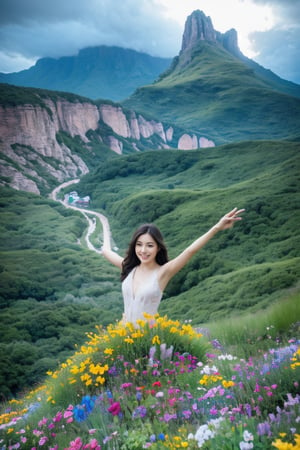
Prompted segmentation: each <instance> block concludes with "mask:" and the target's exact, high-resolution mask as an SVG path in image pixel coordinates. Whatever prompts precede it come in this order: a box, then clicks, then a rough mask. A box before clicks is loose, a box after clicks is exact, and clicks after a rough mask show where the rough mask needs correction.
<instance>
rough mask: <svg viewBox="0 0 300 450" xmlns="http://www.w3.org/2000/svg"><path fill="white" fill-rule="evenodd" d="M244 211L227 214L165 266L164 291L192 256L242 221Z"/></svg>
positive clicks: (161, 285) (162, 277)
mask: <svg viewBox="0 0 300 450" xmlns="http://www.w3.org/2000/svg"><path fill="white" fill-rule="evenodd" d="M244 211H245V210H244V209H238V208H234V209H233V210H232V211H230V212H229V213H227V214H225V215H224V216H223V217H222V218H221V219H220V220H219V221H218V222H217V223H216V224H215V225H214V226H213V227H212V228H210V230H208V231H207V232H206V233H204V234H203V235H202V236H200V237H199V238H198V239H196V240H195V241H194V242H193V243H192V244H191V245H189V246H188V247H187V248H186V249H185V250H183V251H182V252H181V253H180V255H178V256H177V257H176V258H174V259H171V260H170V261H168V262H167V263H166V264H164V265H163V266H162V268H161V271H160V277H159V278H160V287H161V288H162V289H164V288H165V287H166V285H167V284H168V282H169V281H170V279H171V278H172V277H173V276H174V275H175V274H176V273H177V272H179V270H180V269H182V268H183V267H184V266H185V265H186V264H187V263H188V262H189V260H190V259H191V258H192V256H193V255H194V254H195V253H196V252H197V251H198V250H200V249H201V248H202V247H204V245H205V244H206V243H207V242H208V241H210V239H211V238H212V237H214V236H215V234H217V233H218V231H221V230H226V229H228V228H231V227H232V226H233V225H234V223H235V222H236V221H238V220H241V219H242V218H241V217H240V214H241V213H242V212H244Z"/></svg>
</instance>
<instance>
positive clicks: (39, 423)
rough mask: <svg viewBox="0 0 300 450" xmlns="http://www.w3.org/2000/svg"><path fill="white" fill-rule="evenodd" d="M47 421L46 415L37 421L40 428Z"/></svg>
mask: <svg viewBox="0 0 300 450" xmlns="http://www.w3.org/2000/svg"><path fill="white" fill-rule="evenodd" d="M47 422H48V419H47V417H43V418H42V420H40V421H39V422H38V426H39V427H40V428H41V427H42V426H43V425H46V423H47Z"/></svg>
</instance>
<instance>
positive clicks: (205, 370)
mask: <svg viewBox="0 0 300 450" xmlns="http://www.w3.org/2000/svg"><path fill="white" fill-rule="evenodd" d="M216 372H218V369H217V368H216V366H212V367H210V366H204V367H203V369H202V370H201V371H200V373H201V374H205V375H211V374H212V373H216Z"/></svg>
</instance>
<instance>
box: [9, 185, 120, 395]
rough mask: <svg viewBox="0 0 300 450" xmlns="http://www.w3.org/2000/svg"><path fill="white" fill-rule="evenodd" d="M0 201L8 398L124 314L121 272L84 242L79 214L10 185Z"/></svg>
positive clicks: (83, 230) (84, 225) (83, 228)
mask: <svg viewBox="0 0 300 450" xmlns="http://www.w3.org/2000/svg"><path fill="white" fill-rule="evenodd" d="M0 206H1V219H0V232H1V236H2V239H1V244H0V258H1V264H0V310H1V315H0V317H1V318H0V327H1V338H0V352H1V364H0V385H1V395H2V396H7V395H8V396H9V395H11V394H16V393H17V392H19V391H20V390H22V389H24V388H25V387H27V386H29V385H33V384H35V383H36V382H37V381H40V379H41V378H43V377H44V375H45V372H46V371H47V370H48V369H49V368H54V367H56V365H57V361H63V360H64V359H65V358H66V357H67V355H69V354H70V353H71V352H72V351H73V350H74V346H75V344H80V343H82V342H83V341H84V340H85V338H86V335H85V333H86V332H88V331H91V330H92V329H93V327H94V326H95V325H96V324H99V323H103V324H108V323H111V322H113V321H114V320H115V319H116V318H117V317H120V316H121V313H122V299H121V294H120V285H119V274H118V272H117V270H113V269H112V268H111V267H109V266H108V264H107V263H105V261H104V260H103V258H101V257H99V255H97V254H95V253H93V252H90V251H87V250H86V249H84V247H82V246H81V245H80V244H79V241H83V235H84V232H85V229H86V221H85V219H84V218H83V216H82V215H81V214H80V213H76V212H74V211H70V210H67V209H66V208H64V207H63V206H62V205H61V204H59V203H57V202H53V201H50V200H46V199H43V198H41V197H38V196H36V195H33V194H30V193H25V192H18V191H15V190H12V189H8V188H1V201H0ZM41 354H42V355H43V357H42V358H40V357H39V355H41Z"/></svg>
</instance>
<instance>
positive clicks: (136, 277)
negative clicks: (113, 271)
mask: <svg viewBox="0 0 300 450" xmlns="http://www.w3.org/2000/svg"><path fill="white" fill-rule="evenodd" d="M243 211H244V209H237V208H234V209H233V210H232V211H230V212H229V213H227V214H225V216H223V217H222V218H221V219H220V220H219V221H218V222H217V223H216V225H214V226H213V227H212V228H211V229H210V230H208V231H207V232H206V233H205V234H203V235H202V236H200V237H199V238H198V239H196V240H195V241H194V242H193V243H192V244H191V245H189V246H188V247H187V248H186V249H185V250H183V252H181V253H180V254H179V255H178V256H177V257H176V258H174V259H171V260H170V261H169V260H168V253H167V249H166V246H165V244H164V241H163V237H162V235H161V232H160V231H159V229H158V228H157V227H156V226H155V225H153V224H144V225H142V226H141V227H139V228H138V229H137V230H136V232H135V233H134V235H133V237H132V240H131V242H130V244H129V247H128V250H127V254H126V256H125V258H122V257H121V256H120V255H118V254H117V253H116V252H114V251H113V250H112V249H111V245H110V236H109V235H108V234H107V233H104V239H103V240H104V242H103V247H102V254H103V256H104V257H105V258H106V259H107V260H108V261H110V262H111V263H112V264H114V265H115V266H117V267H119V268H120V269H121V280H122V293H123V299H124V314H123V319H122V320H123V322H125V323H126V322H132V323H135V322H136V321H137V320H138V319H144V316H143V313H148V314H151V315H154V314H156V313H157V310H158V307H159V304H160V301H161V298H162V295H163V291H164V289H165V288H166V286H167V284H168V283H169V281H170V280H171V278H172V277H173V276H174V275H175V274H176V273H177V272H179V270H180V269H182V268H183V267H184V266H185V265H186V264H187V263H188V261H189V260H190V259H191V258H192V256H193V255H194V254H195V253H196V252H197V251H198V250H200V249H201V248H202V247H203V246H204V245H205V244H206V243H207V242H208V241H209V240H210V239H211V238H212V237H213V236H214V235H215V234H216V233H218V231H221V230H225V229H227V228H231V227H232V226H233V225H234V223H235V222H236V221H238V220H241V217H240V214H241V213H242V212H243Z"/></svg>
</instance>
